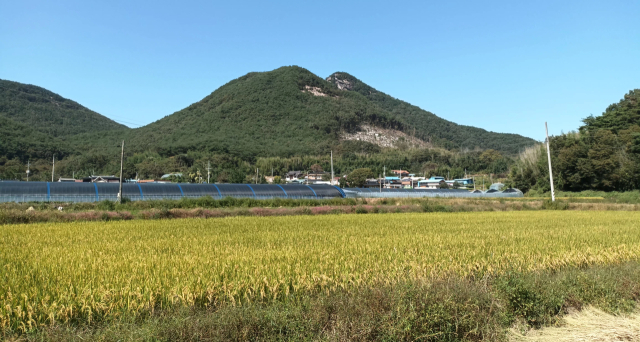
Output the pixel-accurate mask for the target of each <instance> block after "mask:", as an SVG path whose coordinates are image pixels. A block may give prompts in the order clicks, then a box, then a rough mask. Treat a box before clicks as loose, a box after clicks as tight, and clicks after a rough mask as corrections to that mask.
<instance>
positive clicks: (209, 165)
mask: <svg viewBox="0 0 640 342" xmlns="http://www.w3.org/2000/svg"><path fill="white" fill-rule="evenodd" d="M209 174H211V162H210V161H208V162H207V184H209Z"/></svg>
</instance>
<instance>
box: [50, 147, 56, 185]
mask: <svg viewBox="0 0 640 342" xmlns="http://www.w3.org/2000/svg"><path fill="white" fill-rule="evenodd" d="M54 173H56V155H55V154H54V155H53V167H52V168H51V183H53V174H54Z"/></svg>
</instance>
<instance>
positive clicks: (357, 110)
mask: <svg viewBox="0 0 640 342" xmlns="http://www.w3.org/2000/svg"><path fill="white" fill-rule="evenodd" d="M363 123H369V124H372V125H375V126H379V127H385V128H394V129H402V128H403V122H402V121H400V120H398V119H396V118H395V117H394V116H393V115H391V114H390V113H388V112H387V111H385V110H384V109H382V108H380V107H379V106H377V105H375V104H373V103H371V102H370V101H368V100H367V99H366V98H365V97H363V96H361V95H360V94H358V93H353V92H347V91H341V90H339V89H337V87H335V86H333V85H332V84H331V83H329V82H326V81H325V80H323V79H322V78H320V77H318V76H316V75H314V74H312V73H311V72H309V71H308V70H306V69H303V68H299V67H282V68H279V69H276V70H274V71H270V72H260V73H257V72H256V73H249V74H247V75H245V76H243V77H240V78H238V79H235V80H233V81H231V82H229V83H227V84H225V85H224V86H222V87H220V88H219V89H217V90H216V91H214V92H213V93H211V95H209V96H207V97H205V98H204V99H202V100H201V101H199V102H197V103H194V104H192V105H191V106H189V107H187V108H185V109H183V110H181V111H178V112H176V113H173V114H172V115H169V116H167V117H165V118H163V119H161V120H158V121H156V122H154V123H151V124H149V125H147V126H145V127H142V128H139V129H137V130H136V132H135V134H132V135H131V139H129V140H131V143H132V146H137V148H140V149H143V150H154V151H162V152H163V154H169V155H172V154H177V153H184V152H186V151H188V150H198V151H217V152H222V153H230V154H232V155H235V156H241V157H248V158H251V157H255V156H261V155H262V156H263V155H268V156H283V157H284V156H292V155H304V154H310V153H320V152H328V151H329V150H330V148H331V146H334V145H336V144H337V143H338V139H339V134H340V133H341V132H343V131H354V130H356V129H357V128H358V126H359V125H360V124H363Z"/></svg>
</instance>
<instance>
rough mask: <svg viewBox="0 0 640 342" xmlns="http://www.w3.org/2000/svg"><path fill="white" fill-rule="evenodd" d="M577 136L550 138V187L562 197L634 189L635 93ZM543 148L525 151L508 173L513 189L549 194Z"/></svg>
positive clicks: (639, 165) (639, 141) (639, 99)
mask: <svg viewBox="0 0 640 342" xmlns="http://www.w3.org/2000/svg"><path fill="white" fill-rule="evenodd" d="M583 122H584V125H583V126H581V127H580V128H579V130H578V132H570V133H567V134H562V135H560V136H555V137H551V139H550V145H551V163H552V165H553V178H554V184H555V186H556V187H557V189H560V190H567V191H580V190H604V191H611V190H617V191H625V190H632V189H640V89H635V90H632V91H630V92H629V93H628V94H626V95H625V96H624V98H623V99H622V100H620V102H618V103H615V104H612V105H610V106H609V107H608V108H607V109H606V110H605V112H604V113H603V114H602V115H601V116H598V117H593V116H589V117H587V118H586V119H584V120H583ZM545 153H546V152H545V151H544V148H543V147H540V148H537V149H533V150H530V151H528V155H526V156H523V157H522V158H521V160H520V162H519V163H517V164H516V166H515V167H513V168H512V170H511V179H512V181H513V185H514V186H516V187H518V188H520V189H524V190H528V189H539V190H543V191H544V190H548V189H549V172H548V171H547V169H546V162H547V157H546V154H545Z"/></svg>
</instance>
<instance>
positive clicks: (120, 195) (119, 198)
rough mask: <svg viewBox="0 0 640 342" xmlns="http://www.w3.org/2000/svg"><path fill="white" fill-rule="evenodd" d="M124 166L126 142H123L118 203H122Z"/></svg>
mask: <svg viewBox="0 0 640 342" xmlns="http://www.w3.org/2000/svg"><path fill="white" fill-rule="evenodd" d="M123 164H124V140H122V153H121V154H120V187H119V189H118V202H120V203H122V165H123Z"/></svg>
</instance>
